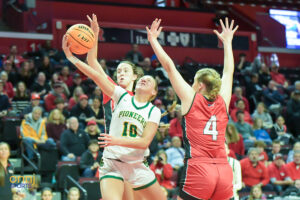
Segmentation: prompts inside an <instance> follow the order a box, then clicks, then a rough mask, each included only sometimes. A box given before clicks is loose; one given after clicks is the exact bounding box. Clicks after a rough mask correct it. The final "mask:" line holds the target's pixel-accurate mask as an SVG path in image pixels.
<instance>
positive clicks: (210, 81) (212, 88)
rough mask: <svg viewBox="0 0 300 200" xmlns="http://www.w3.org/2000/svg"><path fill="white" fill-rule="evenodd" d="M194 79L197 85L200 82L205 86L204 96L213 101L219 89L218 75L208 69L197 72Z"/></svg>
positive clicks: (219, 79) (219, 78) (219, 80)
mask: <svg viewBox="0 0 300 200" xmlns="http://www.w3.org/2000/svg"><path fill="white" fill-rule="evenodd" d="M195 79H196V80H197V82H198V83H200V82H202V83H203V84H204V85H205V86H206V93H207V94H206V95H207V97H208V98H209V99H210V100H215V99H216V98H217V96H218V94H219V92H220V89H221V84H222V82H221V77H220V74H219V73H218V72H217V71H216V70H214V69H210V68H204V69H200V70H199V71H197V73H196V75H195Z"/></svg>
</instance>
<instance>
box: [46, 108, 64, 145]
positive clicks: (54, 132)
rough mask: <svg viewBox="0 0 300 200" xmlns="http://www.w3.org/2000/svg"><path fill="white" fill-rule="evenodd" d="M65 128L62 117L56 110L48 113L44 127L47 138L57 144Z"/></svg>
mask: <svg viewBox="0 0 300 200" xmlns="http://www.w3.org/2000/svg"><path fill="white" fill-rule="evenodd" d="M66 128H67V127H66V125H65V117H64V115H63V114H62V113H61V112H60V111H59V110H58V109H53V110H52V111H51V112H50V115H49V117H48V121H47V125H46V130H47V134H48V137H49V138H52V139H53V140H54V141H55V142H58V141H59V140H60V136H61V134H62V133H63V131H64V130H65V129H66Z"/></svg>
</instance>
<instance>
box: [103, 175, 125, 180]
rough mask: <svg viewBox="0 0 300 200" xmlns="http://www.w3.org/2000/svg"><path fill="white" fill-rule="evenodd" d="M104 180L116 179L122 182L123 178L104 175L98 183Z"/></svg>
mask: <svg viewBox="0 0 300 200" xmlns="http://www.w3.org/2000/svg"><path fill="white" fill-rule="evenodd" d="M105 178H114V179H118V180H121V181H124V179H123V178H121V177H118V176H112V175H105V176H102V177H101V178H100V181H101V180H102V179H105Z"/></svg>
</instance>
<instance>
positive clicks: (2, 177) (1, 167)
mask: <svg viewBox="0 0 300 200" xmlns="http://www.w3.org/2000/svg"><path fill="white" fill-rule="evenodd" d="M9 157H10V147H9V145H8V144H7V143H5V142H0V199H1V200H2V199H3V200H5V199H12V189H11V181H10V178H11V176H13V175H14V171H13V166H12V165H11V163H10V162H9V160H8V159H9Z"/></svg>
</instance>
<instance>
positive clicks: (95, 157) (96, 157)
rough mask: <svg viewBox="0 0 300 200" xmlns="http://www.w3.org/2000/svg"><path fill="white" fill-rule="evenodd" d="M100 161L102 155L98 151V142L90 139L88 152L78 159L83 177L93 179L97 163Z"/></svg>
mask: <svg viewBox="0 0 300 200" xmlns="http://www.w3.org/2000/svg"><path fill="white" fill-rule="evenodd" d="M101 159H102V153H101V151H99V145H98V140H94V139H91V140H90V142H89V146H88V150H86V151H85V152H84V153H83V154H82V155H81V158H80V169H82V170H83V174H82V176H83V177H95V174H96V171H97V170H98V167H100V165H99V163H100V161H101Z"/></svg>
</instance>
